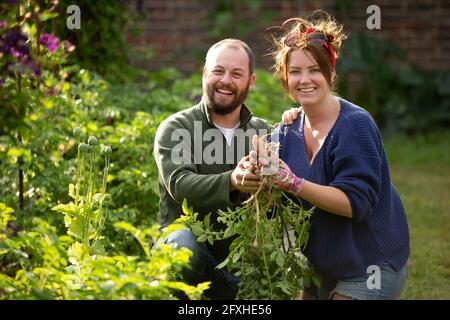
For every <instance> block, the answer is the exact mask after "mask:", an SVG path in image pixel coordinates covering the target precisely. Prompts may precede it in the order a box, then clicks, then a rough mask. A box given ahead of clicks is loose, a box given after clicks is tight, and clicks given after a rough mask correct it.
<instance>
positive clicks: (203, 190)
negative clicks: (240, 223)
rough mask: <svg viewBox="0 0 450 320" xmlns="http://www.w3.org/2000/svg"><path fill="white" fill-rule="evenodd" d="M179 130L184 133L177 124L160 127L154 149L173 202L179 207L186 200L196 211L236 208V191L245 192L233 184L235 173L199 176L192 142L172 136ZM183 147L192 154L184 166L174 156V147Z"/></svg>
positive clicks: (229, 171)
mask: <svg viewBox="0 0 450 320" xmlns="http://www.w3.org/2000/svg"><path fill="white" fill-rule="evenodd" d="M176 129H184V128H183V127H182V125H181V124H179V123H178V122H177V121H176V120H175V121H173V120H171V121H164V122H163V123H161V125H160V127H159V128H158V130H157V133H156V136H155V145H154V158H155V161H156V164H157V166H158V171H159V175H160V178H161V179H162V181H163V183H164V185H165V188H166V189H167V191H168V192H169V194H170V195H171V196H172V198H173V199H174V200H175V201H177V202H179V203H182V202H183V199H186V200H187V201H188V203H189V204H190V205H193V206H197V207H222V206H224V207H225V206H232V205H235V204H237V203H238V201H239V191H236V190H235V189H241V190H242V188H239V187H238V186H236V185H234V184H232V183H231V175H232V173H233V170H228V171H225V172H222V173H218V174H201V173H199V172H197V167H196V165H195V164H194V156H193V154H192V152H193V150H192V149H193V148H192V146H191V145H190V142H189V141H184V140H183V141H182V142H180V141H179V140H176V141H172V139H171V135H172V132H174V131H175V130H176ZM180 143H182V145H181V146H182V147H184V150H191V154H189V156H188V157H184V161H183V163H181V164H180V163H178V161H175V159H173V156H172V153H173V150H174V148H175V146H177V145H179V144H180ZM179 160H180V159H179ZM248 181H251V180H248ZM244 186H246V184H244ZM243 191H247V190H243ZM247 192H248V191H247Z"/></svg>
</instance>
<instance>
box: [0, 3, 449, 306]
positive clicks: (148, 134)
mask: <svg viewBox="0 0 450 320" xmlns="http://www.w3.org/2000/svg"><path fill="white" fill-rule="evenodd" d="M10 2H11V3H13V4H12V5H6V3H5V4H4V3H2V4H1V5H0V22H1V21H6V23H7V26H6V27H1V28H0V37H1V39H2V41H0V53H1V54H2V59H1V60H0V103H1V108H0V185H1V186H3V187H2V188H0V213H1V219H0V299H32V298H35V299H62V298H64V299H92V298H95V296H102V297H104V298H105V299H119V298H120V299H123V298H125V299H139V298H149V297H151V298H176V296H174V295H173V290H185V292H189V293H190V294H192V296H193V297H199V295H200V294H201V292H202V290H204V288H186V287H183V285H182V284H180V283H176V282H173V283H172V282H170V283H169V284H167V283H166V284H164V285H161V286H156V287H157V288H159V289H160V290H159V291H151V292H150V291H145V290H142V289H141V288H142V285H144V287H145V283H148V284H149V283H153V282H152V281H154V280H156V278H155V274H154V270H153V271H152V270H150V269H147V270H143V269H142V266H143V265H145V264H146V262H148V261H149V260H148V259H149V258H148V254H147V251H146V247H145V246H144V247H143V246H142V243H143V242H146V243H149V241H150V238H152V239H153V240H152V241H154V239H155V238H156V237H157V232H156V230H154V229H152V226H155V222H156V216H157V211H158V191H157V184H156V181H157V169H156V166H155V163H154V161H153V158H152V151H153V138H154V134H155V131H156V128H157V126H158V124H159V123H160V122H161V121H162V120H163V119H164V118H165V117H167V116H168V115H169V114H171V113H173V112H176V111H178V110H182V109H184V108H187V107H189V106H191V105H193V104H195V103H197V102H198V101H199V99H200V97H201V93H202V92H201V75H200V74H199V73H198V74H197V73H195V74H192V75H185V74H182V73H180V72H179V71H177V70H176V69H161V70H159V71H156V72H146V71H143V70H133V69H132V68H130V67H129V66H128V64H127V49H128V48H127V46H126V44H125V42H124V41H125V39H124V38H123V37H121V36H116V35H117V34H120V35H121V34H122V33H121V32H120V30H121V29H122V28H123V26H124V25H125V24H126V21H127V19H130V17H129V16H127V15H125V14H124V10H123V8H124V7H123V6H124V3H126V1H122V2H119V1H118V2H117V3H114V4H112V5H111V6H110V7H107V10H106V11H105V10H103V9H104V8H103V7H102V10H100V11H96V10H94V9H95V5H93V6H91V3H89V5H90V7H89V8H87V9H86V10H88V11H87V12H88V13H89V23H90V24H92V25H93V26H95V27H92V28H86V29H85V31H86V32H83V35H82V36H81V35H80V36H74V35H73V34H71V33H70V32H67V30H65V28H64V23H65V19H61V18H60V15H61V13H62V12H64V10H63V9H62V8H65V5H66V2H65V1H62V2H61V3H62V5H61V6H59V7H58V6H56V7H55V6H54V5H53V3H52V2H51V1H44V0H42V1H37V2H36V1H10ZM78 3H79V4H80V5H81V6H87V1H86V2H85V1H79V2H78ZM251 3H252V2H251V1H249V2H248V3H247V2H246V3H245V4H244V5H245V6H254V10H256V12H258V10H260V7H259V6H258V3H256V2H255V4H253V5H252V4H251ZM19 5H20V7H19ZM91 9H92V10H91ZM97 9H98V8H97ZM232 10H234V9H233V7H230V6H224V7H220V6H218V7H216V8H215V11H214V14H215V15H217V16H220V15H223V16H224V18H222V20H223V21H225V22H226V21H229V19H230V18H229V15H227V14H228V13H227V12H232ZM18 13H19V14H18ZM227 17H228V18H227ZM227 19H228V20H227ZM222 20H220V19H219V20H218V21H219V22H220V21H222ZM225 22H224V23H225ZM225 24H226V23H225ZM111 25H115V26H116V28H117V29H111V28H110V26H111ZM217 26H220V24H218V25H217ZM235 28H237V29H239V28H238V26H235ZM219 29H220V28H216V29H211V30H212V31H214V30H216V31H217V30H219ZM12 30H15V31H17V32H20V33H21V34H24V35H26V37H27V40H25V41H23V42H21V43H14V45H17V46H21V45H25V46H27V48H28V49H29V57H30V59H32V61H35V66H37V67H39V69H40V71H41V74H40V75H35V74H34V71H33V68H32V67H33V65H31V64H30V63H25V61H24V58H23V57H22V58H15V57H14V55H13V54H12V53H11V51H10V49H8V48H9V47H8V48H7V47H6V45H5V44H8V43H12V42H11V41H12V40H11V38H10V37H9V35H10V33H11V32H12ZM242 32H245V33H247V32H249V29H248V28H245V27H242ZM44 33H50V34H53V35H56V36H58V37H59V39H60V40H61V41H62V40H67V39H68V40H69V41H71V42H72V43H73V44H74V45H75V46H76V50H75V51H74V52H72V53H70V52H68V51H66V50H65V49H64V46H63V45H62V43H60V45H59V47H58V49H57V50H56V51H55V52H50V51H48V50H47V49H46V48H45V47H44V46H43V45H40V44H39V41H38V39H39V37H40V35H42V34H44ZM5 39H6V40H5ZM8 41H9V42H8ZM344 49H345V50H348V52H347V54H348V55H349V57H351V58H349V59H346V60H345V61H344V60H343V61H340V62H339V64H338V73H339V74H340V78H341V81H340V94H341V95H342V96H344V97H348V96H353V97H354V101H355V102H356V103H358V104H360V105H361V106H363V107H365V108H366V109H367V110H369V111H370V112H371V114H372V115H373V116H374V118H375V120H376V121H377V124H378V125H379V126H380V128H381V129H382V132H383V135H384V137H385V144H386V149H387V154H388V156H389V160H390V164H391V173H392V178H393V182H394V184H395V185H396V187H397V188H398V190H399V192H400V195H401V196H402V199H403V201H404V204H405V207H406V209H407V213H408V218H409V224H410V231H411V259H410V273H409V279H408V282H407V287H406V289H405V291H404V293H403V296H402V298H404V299H450V296H449V290H448V288H450V258H449V256H448V252H449V244H450V241H449V240H450V239H449V235H448V230H449V228H450V215H449V213H448V210H447V209H448V207H449V199H450V190H449V187H450V186H449V181H448V176H449V173H450V161H449V160H450V159H449V148H448V141H449V140H448V139H449V138H450V131H449V130H448V125H449V119H450V116H449V115H450V108H449V107H450V106H449V103H450V99H449V98H450V97H449V94H450V91H449V89H448V88H449V86H448V83H449V81H450V80H449V72H448V71H445V70H439V71H435V72H430V71H423V70H420V69H418V68H416V67H415V66H414V65H413V64H411V63H409V62H408V61H406V60H405V58H404V55H403V53H402V52H401V51H400V50H399V49H398V48H396V47H395V46H393V45H392V44H389V43H385V42H383V41H380V40H375V39H371V38H368V37H367V36H365V35H355V36H352V38H350V39H349V41H348V42H347V44H346V46H345V47H344ZM347 54H345V55H347ZM199 64H200V62H199ZM355 79H356V81H355ZM355 83H356V85H355ZM247 104H248V106H249V107H250V108H251V110H252V112H253V113H254V114H255V115H256V116H259V117H262V118H265V119H267V120H268V121H269V122H271V123H275V122H278V121H279V119H280V115H281V113H282V112H283V111H284V110H286V109H287V108H288V107H290V106H291V103H290V101H288V100H287V99H286V98H285V97H284V95H283V94H282V90H281V87H280V85H279V83H278V82H277V81H276V80H275V79H274V78H273V76H272V75H271V74H270V73H269V72H267V71H264V70H260V69H258V70H257V81H256V83H255V86H254V88H253V90H252V91H251V93H250V95H249V98H248V100H247ZM75 127H80V128H81V129H82V131H83V133H84V135H85V137H88V136H96V137H97V138H98V139H99V140H100V141H101V143H104V144H107V145H110V146H111V148H112V151H113V152H112V154H111V166H110V169H109V173H108V175H107V178H106V179H107V181H108V188H107V190H108V193H109V194H110V195H111V199H112V202H111V203H110V205H109V212H110V213H109V214H108V216H107V221H106V223H105V228H104V229H103V230H101V233H102V236H103V237H104V241H103V242H104V248H105V252H107V253H105V252H104V253H103V254H102V258H101V259H100V260H98V259H97V258H95V254H93V252H89V253H88V254H87V255H84V257H87V258H86V259H87V260H86V261H89V263H88V262H86V263H84V264H81V265H82V267H80V268H79V270H84V271H85V272H84V273H83V272H79V273H76V272H74V271H73V269H74V266H80V263H78V264H74V262H73V261H75V262H76V261H80V260H76V259H75V260H74V257H78V258H80V257H82V256H83V254H84V253H82V252H79V253H78V256H74V253H73V250H72V251H71V250H70V248H72V247H71V246H72V245H73V244H74V243H76V239H74V238H73V237H71V236H70V235H68V234H67V231H68V230H67V225H66V223H65V221H64V215H62V214H60V213H56V212H55V211H52V208H53V207H54V206H56V205H58V204H67V203H69V202H70V201H71V197H70V195H69V192H68V190H69V184H70V183H73V181H74V178H75V173H76V166H77V153H78V152H77V151H78V149H77V148H78V141H77V139H76V138H75V137H74V136H73V134H72V131H73V129H74V128H75ZM102 167H103V163H102V162H101V161H99V162H98V163H97V164H96V168H97V170H96V172H97V175H96V176H95V177H96V178H97V179H101V168H102ZM20 177H22V178H20ZM21 179H22V182H21ZM21 197H23V201H20V200H19V199H20V198H21ZM124 223H125V224H124ZM131 225H133V227H132V226H131ZM140 230H141V231H140ZM78 258H77V259H78ZM71 259H72V260H71ZM83 261H84V260H83ZM185 262H186V254H185V253H182V252H181V253H179V254H177V253H176V252H175V251H171V250H168V251H167V255H166V256H161V257H159V260H158V264H155V266H156V265H157V266H159V267H158V268H162V269H160V271H161V270H164V271H161V272H160V274H161V275H166V276H167V279H171V280H173V281H175V280H176V274H177V270H178V271H179V270H180V267H181V266H182V265H183V263H185ZM118 265H120V266H121V267H117V266H118ZM89 268H91V269H89ZM92 269H94V270H95V269H98V270H105V269H107V270H109V271H110V272H109V274H111V277H110V279H105V278H102V277H100V276H98V275H97V274H96V273H94V276H93V277H87V276H86V275H87V274H90V273H89V272H88V271H89V270H92ZM152 272H153V273H152ZM121 279H122V280H121ZM123 279H127V280H126V281H123ZM159 280H160V279H158V281H159ZM109 281H112V283H111V282H109ZM62 283H67V286H63V285H62ZM79 283H84V284H89V285H88V286H87V287H84V288H88V289H87V290H84V289H80V287H79V286H78V287H77V284H78V285H79ZM170 286H172V287H170ZM170 288H171V289H170ZM169 289H170V290H169Z"/></svg>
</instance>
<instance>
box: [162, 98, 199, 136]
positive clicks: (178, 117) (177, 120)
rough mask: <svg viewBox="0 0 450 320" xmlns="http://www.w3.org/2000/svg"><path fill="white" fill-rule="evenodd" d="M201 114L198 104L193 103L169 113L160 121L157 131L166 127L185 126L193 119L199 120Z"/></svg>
mask: <svg viewBox="0 0 450 320" xmlns="http://www.w3.org/2000/svg"><path fill="white" fill-rule="evenodd" d="M202 117H203V114H202V112H201V108H200V107H199V105H198V104H197V105H194V106H192V107H190V108H187V109H184V110H181V111H178V112H176V113H174V114H171V115H170V116H168V117H167V118H166V119H164V120H163V121H161V123H160V124H159V126H158V131H161V130H166V129H171V130H173V129H176V128H186V127H187V126H189V124H192V123H193V121H195V120H201V119H202Z"/></svg>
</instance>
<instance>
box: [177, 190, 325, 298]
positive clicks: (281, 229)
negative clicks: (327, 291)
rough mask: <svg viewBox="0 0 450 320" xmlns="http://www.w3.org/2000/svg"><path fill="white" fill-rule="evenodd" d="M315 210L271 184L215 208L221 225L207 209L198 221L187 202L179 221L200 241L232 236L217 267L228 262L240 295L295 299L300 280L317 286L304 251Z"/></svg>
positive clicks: (316, 279) (241, 296)
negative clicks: (238, 203)
mask: <svg viewBox="0 0 450 320" xmlns="http://www.w3.org/2000/svg"><path fill="white" fill-rule="evenodd" d="M313 210H314V208H312V209H311V210H308V211H305V210H303V208H302V207H301V206H300V205H299V204H298V203H297V202H296V201H293V200H292V199H290V198H289V197H287V196H286V195H285V194H284V193H283V192H282V191H281V190H279V189H276V188H272V189H271V190H263V191H260V192H258V193H257V194H256V195H254V196H253V197H252V198H250V199H249V200H247V201H246V202H245V203H244V205H243V206H242V207H239V208H237V209H236V210H235V211H231V210H228V211H227V212H223V211H219V218H218V219H217V221H218V222H219V223H221V224H223V226H224V228H223V229H222V230H219V231H217V230H216V229H217V227H215V226H214V224H213V222H212V221H211V220H210V219H211V217H210V216H211V214H209V215H207V216H206V217H205V218H204V220H203V221H199V220H198V214H197V213H194V212H193V210H192V208H189V207H188V205H187V202H186V201H184V202H183V212H184V215H183V216H182V217H181V218H179V219H178V220H177V221H178V222H179V223H182V224H185V225H188V226H189V227H190V228H191V230H192V232H193V233H194V234H195V235H196V236H197V240H198V241H199V242H205V241H208V242H209V243H210V244H213V243H214V241H216V240H223V239H228V238H234V240H233V241H232V243H231V245H230V253H229V255H228V257H227V258H226V259H225V260H224V261H223V262H222V263H220V265H219V266H218V268H224V267H227V268H228V270H229V271H230V272H233V273H234V274H235V275H236V276H238V277H240V280H241V282H240V284H239V291H238V294H237V298H238V299H297V298H298V296H299V292H300V286H301V284H302V282H303V283H304V284H305V286H309V285H310V283H311V281H314V283H315V284H316V285H320V281H319V278H318V277H317V276H316V275H314V272H313V270H310V269H308V268H307V264H306V257H304V256H303V255H302V250H303V249H304V248H305V246H306V243H307V241H308V238H309V226H310V217H311V214H312V212H313Z"/></svg>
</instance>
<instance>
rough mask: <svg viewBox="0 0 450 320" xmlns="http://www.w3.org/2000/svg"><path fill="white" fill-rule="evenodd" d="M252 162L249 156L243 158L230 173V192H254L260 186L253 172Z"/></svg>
mask: <svg viewBox="0 0 450 320" xmlns="http://www.w3.org/2000/svg"><path fill="white" fill-rule="evenodd" d="M253 169H254V161H253V160H252V158H251V157H250V156H245V157H243V158H242V159H241V161H239V163H238V165H237V166H236V168H235V169H234V171H233V172H232V173H231V184H230V191H235V190H239V191H241V192H252V193H253V192H256V191H258V189H259V186H260V185H261V180H260V177H259V176H258V175H256V174H255V173H252V172H254V170H253Z"/></svg>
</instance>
